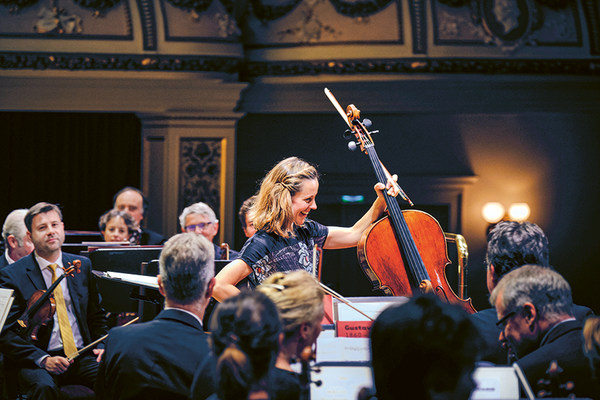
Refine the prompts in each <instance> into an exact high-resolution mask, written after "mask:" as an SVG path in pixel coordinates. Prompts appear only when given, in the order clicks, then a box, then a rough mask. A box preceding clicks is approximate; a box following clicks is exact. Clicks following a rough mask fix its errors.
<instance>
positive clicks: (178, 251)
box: [159, 233, 215, 305]
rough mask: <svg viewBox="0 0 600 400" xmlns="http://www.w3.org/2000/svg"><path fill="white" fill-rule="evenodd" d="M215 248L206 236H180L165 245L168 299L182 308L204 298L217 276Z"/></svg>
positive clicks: (162, 272) (163, 264)
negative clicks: (212, 280)
mask: <svg viewBox="0 0 600 400" xmlns="http://www.w3.org/2000/svg"><path fill="white" fill-rule="evenodd" d="M214 257H215V256H214V247H213V245H212V244H211V243H210V242H209V241H208V239H206V238H205V237H204V236H202V235H196V234H194V233H180V234H177V235H174V236H173V237H171V238H170V239H169V240H168V241H167V242H166V243H165V244H164V246H163V248H162V250H161V252H160V258H159V270H160V277H161V280H162V284H163V287H164V289H165V292H166V297H167V299H169V300H171V301H173V302H175V303H177V304H181V305H185V304H190V303H193V302H195V301H196V300H199V299H201V298H202V297H203V296H204V294H205V293H206V289H207V287H208V283H209V282H210V280H211V279H212V278H213V277H214V275H215V265H214Z"/></svg>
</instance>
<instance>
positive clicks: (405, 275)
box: [325, 89, 475, 313]
mask: <svg viewBox="0 0 600 400" xmlns="http://www.w3.org/2000/svg"><path fill="white" fill-rule="evenodd" d="M325 93H326V94H327V96H328V97H329V99H330V100H331V101H332V103H333V104H334V106H335V107H336V109H337V110H338V112H339V113H340V115H342V116H343V117H344V118H345V119H347V120H346V123H347V124H348V126H349V127H350V129H351V131H352V133H353V134H354V136H355V137H356V139H357V142H358V143H357V144H359V145H360V149H361V150H362V151H363V152H364V153H365V154H367V155H368V156H369V159H370V161H371V164H372V165H373V168H374V170H375V174H376V175H377V179H378V180H379V182H387V181H388V178H389V172H388V171H387V170H386V169H385V167H384V166H383V164H382V163H381V161H380V160H379V157H378V156H377V153H376V152H375V145H374V143H373V141H372V139H371V135H370V133H369V131H368V130H367V128H366V127H365V125H364V124H363V123H362V122H361V121H360V120H359V118H360V112H359V111H358V109H356V107H355V106H354V105H349V106H348V108H347V111H346V113H344V111H343V110H342V109H341V107H340V105H339V103H337V100H335V98H334V97H333V95H332V94H331V92H329V91H328V90H327V89H325ZM400 192H401V193H403V192H402V191H401V190H400ZM384 197H385V201H386V205H387V212H388V215H387V216H386V217H384V218H382V219H380V220H379V221H377V222H375V223H374V224H372V225H371V226H370V227H369V228H368V229H367V230H366V231H365V232H364V234H363V236H362V238H361V240H360V242H359V244H358V258H359V262H360V265H361V267H362V268H363V271H364V272H365V274H366V275H367V277H368V278H369V279H370V281H371V283H372V285H373V289H380V290H382V291H383V292H384V293H385V294H386V295H391V296H412V295H414V294H415V293H418V292H421V293H432V294H435V295H436V296H438V297H439V298H441V299H442V300H444V301H447V302H449V303H453V304H458V305H460V306H461V307H462V308H463V309H465V310H466V311H467V312H469V313H474V312H475V309H474V308H473V305H472V303H471V299H467V300H463V299H461V298H459V297H458V296H457V295H456V293H454V291H453V290H452V288H451V287H450V285H449V283H448V279H447V278H446V271H445V270H446V266H447V265H448V264H449V263H450V259H449V258H448V252H447V247H446V238H445V236H444V232H443V230H442V228H441V226H440V224H439V223H438V222H437V220H436V219H435V218H433V217H432V216H431V215H429V214H427V213H425V212H423V211H417V210H406V211H402V210H401V209H400V206H399V205H398V202H397V201H396V198H395V197H391V196H389V195H387V193H385V192H384Z"/></svg>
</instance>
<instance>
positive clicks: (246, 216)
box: [238, 195, 256, 238]
mask: <svg viewBox="0 0 600 400" xmlns="http://www.w3.org/2000/svg"><path fill="white" fill-rule="evenodd" d="M255 201H256V195H254V196H252V197H249V198H247V199H246V200H244V202H243V203H242V206H241V207H240V211H238V218H239V219H240V223H241V224H242V229H243V230H244V235H246V237H248V238H249V237H252V235H254V234H255V233H256V229H255V228H254V223H253V222H252V218H251V217H250V210H251V208H252V206H253V205H254V202H255Z"/></svg>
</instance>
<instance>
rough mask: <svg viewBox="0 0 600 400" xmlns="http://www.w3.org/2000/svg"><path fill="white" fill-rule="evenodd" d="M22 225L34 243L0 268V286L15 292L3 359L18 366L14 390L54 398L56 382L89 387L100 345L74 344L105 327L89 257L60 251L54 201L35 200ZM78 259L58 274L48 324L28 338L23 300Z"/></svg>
mask: <svg viewBox="0 0 600 400" xmlns="http://www.w3.org/2000/svg"><path fill="white" fill-rule="evenodd" d="M25 226H26V227H27V230H28V236H29V237H30V239H31V241H32V242H33V245H34V251H33V253H32V254H30V255H28V256H26V257H23V258H21V259H20V260H19V261H17V262H15V263H13V264H11V265H10V266H8V267H6V268H3V269H2V270H0V286H1V287H4V288H9V289H13V290H14V297H15V299H14V302H13V305H12V307H11V309H10V313H9V316H8V320H7V325H6V326H5V328H4V330H3V331H2V334H1V335H0V351H1V352H2V353H3V354H4V356H5V357H6V358H5V365H6V367H7V368H8V369H10V370H12V371H16V375H17V376H16V378H17V382H16V383H17V384H18V390H19V391H20V392H26V393H27V395H28V398H31V399H38V398H44V399H46V398H50V399H51V398H58V386H59V385H61V386H62V385H65V384H80V385H86V386H88V387H90V388H92V387H93V386H94V383H95V378H96V373H97V371H98V361H99V359H98V357H99V356H100V355H101V353H102V350H100V349H94V350H93V353H94V354H92V353H90V352H87V353H84V354H82V355H79V356H77V354H76V352H77V349H81V348H82V347H84V346H85V345H87V344H89V343H91V342H92V341H94V340H96V339H98V338H100V337H102V336H103V335H105V334H106V332H107V327H106V317H105V313H104V310H103V309H102V307H101V305H100V296H99V294H98V290H97V288H96V284H95V281H94V278H93V276H92V273H91V262H90V260H89V259H87V258H85V257H81V256H75V255H73V254H67V253H63V252H62V251H61V246H62V244H63V242H64V240H65V232H64V224H63V222H62V213H61V211H60V209H59V208H58V207H57V206H56V205H54V204H49V203H38V204H36V205H34V206H33V207H31V208H30V209H29V211H28V212H27V214H26V215H25ZM76 260H78V261H79V262H76ZM77 264H80V272H79V273H74V275H73V276H72V277H65V279H62V280H61V282H60V284H59V285H58V286H57V287H56V289H55V290H54V292H53V295H54V298H55V299H56V312H55V314H54V317H53V318H52V319H51V320H50V321H49V322H48V325H47V326H45V327H44V326H42V327H41V329H40V330H39V332H38V334H37V340H36V341H34V340H32V339H31V338H30V337H29V335H27V334H25V333H24V332H23V331H24V329H22V326H21V324H19V323H18V320H19V319H21V316H22V315H23V313H24V311H25V310H26V308H27V300H28V299H29V298H30V297H31V296H32V295H33V294H34V293H35V292H37V291H39V290H46V289H47V288H48V287H50V286H51V284H52V282H53V279H54V277H56V278H57V279H58V278H60V276H61V275H64V272H63V268H69V266H70V265H77ZM59 295H60V298H61V299H62V301H60V303H61V304H62V305H60V304H59ZM74 357H76V358H75V360H74V361H70V360H68V358H74ZM10 383H14V382H10Z"/></svg>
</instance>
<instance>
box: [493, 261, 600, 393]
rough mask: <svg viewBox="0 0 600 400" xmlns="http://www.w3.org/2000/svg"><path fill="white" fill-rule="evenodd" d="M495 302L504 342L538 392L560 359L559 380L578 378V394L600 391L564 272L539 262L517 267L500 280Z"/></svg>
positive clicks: (572, 380) (543, 386)
mask: <svg viewBox="0 0 600 400" xmlns="http://www.w3.org/2000/svg"><path fill="white" fill-rule="evenodd" d="M490 302H491V303H492V304H494V306H495V307H496V313H497V316H498V322H497V324H498V325H499V326H500V329H501V333H500V336H499V340H500V341H502V342H503V343H505V344H506V345H507V346H508V347H510V349H511V350H512V353H513V354H514V355H515V357H516V358H517V361H516V362H517V364H518V365H519V366H520V367H521V369H522V370H523V372H524V373H525V376H526V377H527V379H528V381H529V383H530V384H531V385H532V387H533V388H534V390H536V391H538V390H542V389H544V390H545V386H546V383H545V382H544V380H548V379H552V378H553V377H552V376H551V375H550V374H549V373H548V372H547V371H548V369H549V367H550V363H551V362H553V361H555V362H556V363H557V364H558V367H559V368H560V369H559V371H562V372H561V373H560V375H559V376H557V377H556V378H557V380H558V382H561V381H562V383H563V384H565V383H566V382H573V383H574V390H573V392H572V393H573V394H575V395H576V396H577V397H592V398H594V397H596V396H597V395H598V393H594V392H593V389H592V380H591V371H590V367H589V364H588V361H587V359H586V357H585V355H584V352H583V351H584V350H583V349H584V346H583V344H584V343H583V333H582V329H583V325H582V323H581V322H580V321H578V320H576V319H575V316H574V315H573V301H572V297H571V287H570V286H569V284H568V283H567V281H566V280H565V279H564V278H563V277H562V276H561V275H560V274H559V273H557V272H555V271H554V270H552V269H551V268H548V267H541V266H538V265H525V266H522V267H519V268H516V269H514V270H513V271H511V272H509V273H508V274H506V275H505V276H504V277H503V278H502V279H501V280H500V281H499V282H498V284H497V285H496V287H495V289H494V290H493V291H492V295H491V297H490ZM550 394H551V397H567V393H550ZM569 394H571V393H569Z"/></svg>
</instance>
